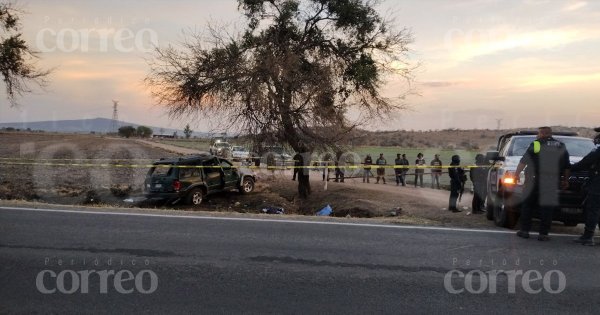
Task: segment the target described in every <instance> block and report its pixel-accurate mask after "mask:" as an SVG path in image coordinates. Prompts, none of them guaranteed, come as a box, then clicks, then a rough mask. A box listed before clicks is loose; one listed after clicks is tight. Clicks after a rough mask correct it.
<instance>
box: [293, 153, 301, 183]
mask: <svg viewBox="0 0 600 315" xmlns="http://www.w3.org/2000/svg"><path fill="white" fill-rule="evenodd" d="M301 168H302V155H300V153H296V155H294V176H293V177H292V180H296V176H297V175H298V172H300V169H301Z"/></svg>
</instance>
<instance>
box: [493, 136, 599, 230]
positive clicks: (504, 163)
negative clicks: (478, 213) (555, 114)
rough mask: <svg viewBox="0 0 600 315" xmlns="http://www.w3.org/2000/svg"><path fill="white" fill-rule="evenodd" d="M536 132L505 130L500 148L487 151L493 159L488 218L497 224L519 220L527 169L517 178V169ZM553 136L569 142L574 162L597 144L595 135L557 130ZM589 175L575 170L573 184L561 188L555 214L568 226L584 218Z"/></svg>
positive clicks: (536, 215)
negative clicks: (510, 131) (584, 187)
mask: <svg viewBox="0 0 600 315" xmlns="http://www.w3.org/2000/svg"><path fill="white" fill-rule="evenodd" d="M536 135H537V132H536V131H518V132H515V133H509V134H505V135H503V136H501V137H500V138H499V140H498V145H497V151H490V152H488V153H487V156H486V159H487V160H489V161H491V162H492V167H491V168H490V171H489V173H488V180H487V191H488V194H487V201H486V209H487V218H488V219H489V220H493V221H494V222H495V224H496V225H497V226H500V227H508V228H513V227H514V226H515V225H516V223H517V221H518V217H519V214H520V208H521V203H522V201H523V184H524V182H525V173H524V172H523V173H521V175H520V178H519V179H518V180H517V179H516V178H514V172H515V170H516V169H517V165H518V164H519V162H520V160H521V157H523V155H524V154H525V152H526V151H527V148H528V147H529V145H530V144H531V143H532V142H533V141H534V140H535V139H536ZM553 137H554V138H555V139H556V140H558V141H560V142H563V143H564V144H565V145H566V147H567V151H568V152H569V156H570V162H571V164H573V163H576V162H579V161H580V160H581V159H582V158H583V157H584V156H586V155H587V154H588V153H590V152H591V151H592V150H594V148H595V147H596V146H595V145H594V142H593V140H592V139H589V138H584V137H578V136H577V133H571V132H562V133H561V132H555V133H554V134H553ZM588 177H589V175H588V173H587V172H576V173H571V175H570V177H569V188H568V189H567V190H560V191H559V192H558V193H559V200H560V205H559V207H557V210H556V211H555V212H554V214H553V218H552V219H553V221H561V222H563V223H564V224H565V225H566V226H575V225H577V224H579V223H583V222H584V217H585V216H584V213H583V201H584V199H585V191H584V189H583V184H584V183H585V182H586V181H587V179H588ZM533 216H534V217H535V218H539V213H534V214H533Z"/></svg>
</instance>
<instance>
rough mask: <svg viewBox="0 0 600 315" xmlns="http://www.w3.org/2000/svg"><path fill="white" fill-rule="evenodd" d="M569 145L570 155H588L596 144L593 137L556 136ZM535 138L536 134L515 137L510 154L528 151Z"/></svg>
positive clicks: (509, 149)
mask: <svg viewBox="0 0 600 315" xmlns="http://www.w3.org/2000/svg"><path fill="white" fill-rule="evenodd" d="M554 138H555V139H556V140H559V141H561V142H563V143H564V144H565V145H566V146H567V151H569V155H570V156H580V157H582V156H586V155H587V154H588V153H590V152H592V150H594V148H595V146H594V143H593V141H592V140H591V139H582V138H573V137H560V136H556V137H554ZM534 140H535V136H522V137H515V138H514V139H513V141H512V142H511V144H510V147H509V148H508V151H507V155H508V156H522V155H524V154H525V151H527V148H528V147H529V145H530V144H531V143H532V142H533V141H534Z"/></svg>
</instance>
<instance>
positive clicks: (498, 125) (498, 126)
mask: <svg viewBox="0 0 600 315" xmlns="http://www.w3.org/2000/svg"><path fill="white" fill-rule="evenodd" d="M496 123H497V127H496V129H498V130H500V127H501V126H502V119H496Z"/></svg>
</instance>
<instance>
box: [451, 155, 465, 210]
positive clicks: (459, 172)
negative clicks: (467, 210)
mask: <svg viewBox="0 0 600 315" xmlns="http://www.w3.org/2000/svg"><path fill="white" fill-rule="evenodd" d="M450 166H451V167H450V168H448V175H450V200H449V205H448V210H450V211H452V212H461V210H460V209H458V207H457V203H458V196H459V195H460V191H461V190H462V187H463V185H464V179H465V170H464V169H463V168H462V167H460V156H458V155H453V156H452V162H451V163H450Z"/></svg>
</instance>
